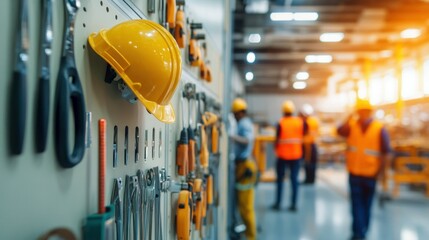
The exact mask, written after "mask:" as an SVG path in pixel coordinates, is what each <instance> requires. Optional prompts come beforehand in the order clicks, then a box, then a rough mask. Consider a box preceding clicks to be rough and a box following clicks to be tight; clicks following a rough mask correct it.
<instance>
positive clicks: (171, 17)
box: [167, 0, 176, 29]
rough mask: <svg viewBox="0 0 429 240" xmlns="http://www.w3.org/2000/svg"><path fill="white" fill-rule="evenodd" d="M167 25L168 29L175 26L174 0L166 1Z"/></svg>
mask: <svg viewBox="0 0 429 240" xmlns="http://www.w3.org/2000/svg"><path fill="white" fill-rule="evenodd" d="M167 24H168V28H170V29H174V27H175V26H176V0H167Z"/></svg>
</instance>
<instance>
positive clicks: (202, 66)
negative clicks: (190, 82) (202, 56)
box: [200, 61, 207, 80]
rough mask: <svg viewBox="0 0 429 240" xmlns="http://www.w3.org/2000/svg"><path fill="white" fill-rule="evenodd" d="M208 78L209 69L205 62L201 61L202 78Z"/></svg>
mask: <svg viewBox="0 0 429 240" xmlns="http://www.w3.org/2000/svg"><path fill="white" fill-rule="evenodd" d="M206 77H207V67H206V64H205V63H204V61H201V64H200V78H201V79H203V80H205V79H206Z"/></svg>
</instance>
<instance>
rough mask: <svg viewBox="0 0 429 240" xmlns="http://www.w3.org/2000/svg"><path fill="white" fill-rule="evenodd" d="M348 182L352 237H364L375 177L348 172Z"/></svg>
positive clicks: (368, 219) (369, 215)
mask: <svg viewBox="0 0 429 240" xmlns="http://www.w3.org/2000/svg"><path fill="white" fill-rule="evenodd" d="M349 184H350V198H351V206H352V209H351V210H352V217H353V223H352V230H353V237H354V238H365V236H366V233H367V232H368V229H369V223H370V219H371V204H372V201H373V199H374V193H375V187H376V179H375V178H368V177H361V176H355V175H352V174H350V175H349Z"/></svg>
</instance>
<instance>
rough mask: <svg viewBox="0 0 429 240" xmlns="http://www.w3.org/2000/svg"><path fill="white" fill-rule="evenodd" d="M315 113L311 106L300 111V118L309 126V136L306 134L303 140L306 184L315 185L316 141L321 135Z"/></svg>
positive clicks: (303, 107) (307, 105)
mask: <svg viewBox="0 0 429 240" xmlns="http://www.w3.org/2000/svg"><path fill="white" fill-rule="evenodd" d="M313 112H314V110H313V107H312V106H311V105H309V104H304V105H303V106H302V108H301V111H300V116H301V117H302V118H303V120H304V121H305V122H306V123H307V125H308V131H307V134H305V136H304V139H303V149H304V152H303V155H304V168H305V180H304V184H314V181H315V180H316V168H317V159H318V153H317V145H316V139H317V136H318V133H319V121H318V119H317V118H316V117H315V116H312V115H313Z"/></svg>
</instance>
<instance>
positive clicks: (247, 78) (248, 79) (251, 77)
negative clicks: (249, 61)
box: [246, 72, 253, 81]
mask: <svg viewBox="0 0 429 240" xmlns="http://www.w3.org/2000/svg"><path fill="white" fill-rule="evenodd" d="M246 80H247V81H252V80H253V73H252V72H247V73H246Z"/></svg>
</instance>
